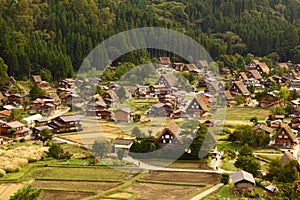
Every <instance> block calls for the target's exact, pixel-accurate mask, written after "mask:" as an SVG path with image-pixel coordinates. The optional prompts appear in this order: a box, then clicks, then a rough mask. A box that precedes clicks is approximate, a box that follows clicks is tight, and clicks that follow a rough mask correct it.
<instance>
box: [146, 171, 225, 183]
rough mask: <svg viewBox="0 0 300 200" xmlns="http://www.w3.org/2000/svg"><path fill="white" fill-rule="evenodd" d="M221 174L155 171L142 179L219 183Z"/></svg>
mask: <svg viewBox="0 0 300 200" xmlns="http://www.w3.org/2000/svg"><path fill="white" fill-rule="evenodd" d="M219 179H220V175H219V174H214V173H197V172H166V171H154V172H151V173H149V174H147V175H145V176H143V177H142V180H148V181H160V182H177V183H198V184H215V183H219Z"/></svg>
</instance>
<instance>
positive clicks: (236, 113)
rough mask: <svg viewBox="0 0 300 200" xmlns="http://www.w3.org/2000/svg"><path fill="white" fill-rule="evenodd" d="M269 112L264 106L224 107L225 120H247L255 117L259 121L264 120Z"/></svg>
mask: <svg viewBox="0 0 300 200" xmlns="http://www.w3.org/2000/svg"><path fill="white" fill-rule="evenodd" d="M269 114H270V110H269V109H264V108H252V107H251V108H250V107H230V108H227V109H226V121H227V120H228V121H231V120H238V121H249V119H250V118H251V117H257V119H258V120H259V121H260V120H265V119H266V118H267V117H268V116H269Z"/></svg>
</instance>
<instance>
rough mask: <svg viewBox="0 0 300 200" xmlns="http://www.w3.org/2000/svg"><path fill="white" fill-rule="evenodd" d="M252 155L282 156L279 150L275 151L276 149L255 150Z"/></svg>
mask: <svg viewBox="0 0 300 200" xmlns="http://www.w3.org/2000/svg"><path fill="white" fill-rule="evenodd" d="M254 153H269V154H272V153H273V154H282V152H281V151H280V150H276V149H259V150H255V152H254Z"/></svg>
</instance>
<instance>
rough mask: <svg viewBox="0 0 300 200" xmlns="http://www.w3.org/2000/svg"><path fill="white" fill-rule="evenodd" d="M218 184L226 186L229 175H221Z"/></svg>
mask: <svg viewBox="0 0 300 200" xmlns="http://www.w3.org/2000/svg"><path fill="white" fill-rule="evenodd" d="M220 182H221V183H223V184H224V185H227V184H228V183H229V174H221V180H220Z"/></svg>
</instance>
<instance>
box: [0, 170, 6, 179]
mask: <svg viewBox="0 0 300 200" xmlns="http://www.w3.org/2000/svg"><path fill="white" fill-rule="evenodd" d="M5 174H6V172H5V170H3V169H0V177H3V176H4V175H5Z"/></svg>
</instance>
